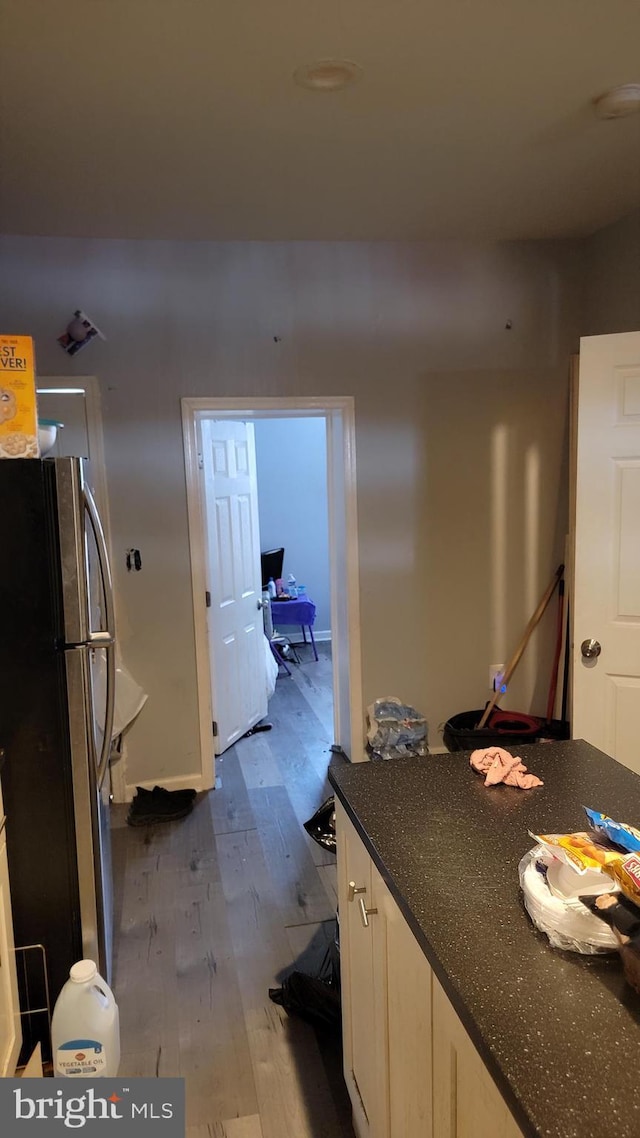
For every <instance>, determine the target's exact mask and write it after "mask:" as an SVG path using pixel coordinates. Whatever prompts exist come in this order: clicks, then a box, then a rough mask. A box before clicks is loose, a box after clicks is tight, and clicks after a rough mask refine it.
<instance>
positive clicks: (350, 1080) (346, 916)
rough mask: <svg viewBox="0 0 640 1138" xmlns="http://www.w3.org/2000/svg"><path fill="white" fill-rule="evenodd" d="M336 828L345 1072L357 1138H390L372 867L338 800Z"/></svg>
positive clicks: (382, 998)
mask: <svg viewBox="0 0 640 1138" xmlns="http://www.w3.org/2000/svg"><path fill="white" fill-rule="evenodd" d="M336 832H337V840H338V902H339V914H340V962H341V979H342V1028H343V1043H344V1076H345V1081H346V1083H347V1088H348V1090H349V1094H350V1097H351V1101H352V1104H353V1121H354V1127H355V1129H356V1132H357V1133H358V1135H359V1138H364V1136H365V1135H370V1138H386V1130H385V1129H384V1120H385V1118H386V1104H385V1101H384V1096H385V1082H386V1071H385V1065H384V1056H383V1052H382V1047H383V1039H382V1028H383V1009H384V1000H385V991H384V977H383V975H382V972H381V968H380V954H379V933H378V924H377V922H378V915H377V914H374V913H367V912H366V910H369V909H373V908H375V902H374V898H373V894H372V875H371V871H372V865H371V859H370V857H369V855H368V853H367V851H366V849H365V847H364V845H363V844H362V841H361V840H360V838H359V837H358V835H357V833H356V831H355V829H354V828H353V826H352V824H351V822H350V821H349V819H348V818H347V815H346V813H345V812H344V810H343V808H342V806H341V805H340V803H339V802H337V803H336ZM365 922H367V923H365Z"/></svg>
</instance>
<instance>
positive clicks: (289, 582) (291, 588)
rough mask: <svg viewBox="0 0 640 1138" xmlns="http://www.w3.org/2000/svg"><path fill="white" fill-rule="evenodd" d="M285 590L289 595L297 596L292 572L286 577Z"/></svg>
mask: <svg viewBox="0 0 640 1138" xmlns="http://www.w3.org/2000/svg"><path fill="white" fill-rule="evenodd" d="M287 592H288V594H289V596H290V597H297V595H298V589H297V586H296V579H295V577H294V575H293V573H290V574H289V576H288V577H287Z"/></svg>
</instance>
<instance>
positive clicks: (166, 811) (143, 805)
mask: <svg viewBox="0 0 640 1138" xmlns="http://www.w3.org/2000/svg"><path fill="white" fill-rule="evenodd" d="M195 797H196V791H195V790H165V789H164V787H162V786H154V788H153V790H145V788H144V787H142V786H137V787H136V796H135V798H134V799H133V802H132V803H131V806H130V807H129V813H128V815H127V823H128V824H129V825H130V826H154V825H156V823H158V822H173V821H175V820H176V819H178V818H185V817H186V815H187V814H190V813H191V811H192V810H193V803H194V801H195Z"/></svg>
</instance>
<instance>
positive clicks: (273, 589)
mask: <svg viewBox="0 0 640 1138" xmlns="http://www.w3.org/2000/svg"><path fill="white" fill-rule="evenodd" d="M267 592H268V594H269V596H270V597H271V599H272V600H273V598H274V597H275V595H276V583H275V581H274V579H273V577H269V581H268V584H267Z"/></svg>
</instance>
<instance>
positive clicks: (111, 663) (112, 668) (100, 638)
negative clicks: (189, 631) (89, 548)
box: [84, 486, 116, 788]
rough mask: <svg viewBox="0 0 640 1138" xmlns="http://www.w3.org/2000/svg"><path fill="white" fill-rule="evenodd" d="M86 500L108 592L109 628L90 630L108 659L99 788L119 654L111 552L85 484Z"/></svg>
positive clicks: (110, 730) (105, 764) (106, 755)
mask: <svg viewBox="0 0 640 1138" xmlns="http://www.w3.org/2000/svg"><path fill="white" fill-rule="evenodd" d="M84 500H85V506H86V510H87V515H88V518H89V522H90V524H91V529H92V530H93V536H94V538H95V543H96V549H97V551H98V561H99V567H100V575H101V577H102V588H103V592H104V607H105V612H104V617H105V625H106V628H105V629H104V630H100V629H99V630H96V631H95V632H93V631H92V632H90V634H89V645H90V647H91V648H104V649H105V654H106V663H107V691H106V708H105V715H104V734H103V737H102V750H101V754H100V758H99V759H98V771H97V779H98V788H100V787H101V786H102V783H103V781H104V777H105V775H106V773H107V768H108V766H109V757H110V754H111V735H112V733H113V717H114V713H115V706H116V657H115V638H114V628H115V614H114V606H113V588H112V585H111V571H110V569H109V555H108V553H107V543H106V541H105V538H104V530H103V528H102V522H101V521H100V515H99V514H98V511H97V509H96V504H95V502H94V500H93V495H92V494H91V491H90V490H89V487H88V486H85V487H84Z"/></svg>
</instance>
